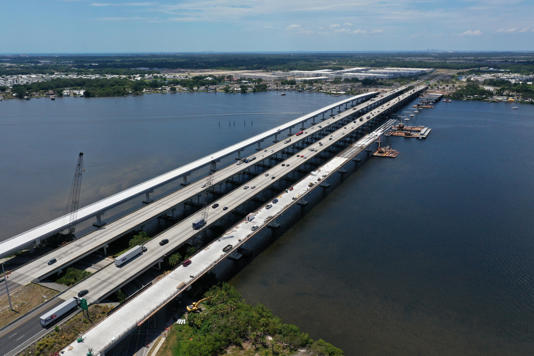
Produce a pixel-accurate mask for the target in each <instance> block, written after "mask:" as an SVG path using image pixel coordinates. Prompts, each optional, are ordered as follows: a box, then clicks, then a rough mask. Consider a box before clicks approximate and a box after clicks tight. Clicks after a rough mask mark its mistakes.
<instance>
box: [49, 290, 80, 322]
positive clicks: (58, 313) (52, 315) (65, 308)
mask: <svg viewBox="0 0 534 356" xmlns="http://www.w3.org/2000/svg"><path fill="white" fill-rule="evenodd" d="M77 306H78V299H77V298H76V297H73V298H71V299H69V300H66V301H64V302H63V303H61V304H60V305H58V306H57V307H55V308H53V309H52V310H50V311H48V312H47V313H45V314H43V315H41V317H40V321H41V326H42V327H43V328H45V327H47V326H48V325H50V324H52V323H54V322H56V321H57V320H58V319H59V318H61V317H62V316H63V315H66V314H68V313H70V312H71V311H72V309H74V308H76V307H77Z"/></svg>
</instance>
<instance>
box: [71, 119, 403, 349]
mask: <svg viewBox="0 0 534 356" xmlns="http://www.w3.org/2000/svg"><path fill="white" fill-rule="evenodd" d="M393 123H394V120H389V121H388V122H387V123H385V124H384V125H382V126H381V127H379V128H378V129H376V130H375V131H373V132H372V133H370V134H368V135H366V136H364V137H363V138H361V139H360V140H358V141H357V142H355V143H354V144H352V145H350V146H349V147H348V148H347V149H345V150H343V152H341V153H340V154H339V155H337V156H335V157H334V158H332V159H331V160H329V161H328V162H327V163H326V164H324V165H323V166H321V167H320V168H318V169H317V170H315V171H313V172H311V173H310V174H309V175H307V176H306V177H304V178H303V179H301V180H300V181H299V182H298V183H296V184H295V185H293V186H292V189H291V190H286V191H285V192H284V193H281V194H280V195H278V196H277V197H276V199H277V202H276V203H273V202H269V203H266V204H264V205H263V206H262V207H261V208H259V209H258V210H256V211H255V212H254V213H251V215H253V216H254V219H253V220H252V221H248V220H247V219H244V220H243V221H241V222H239V223H237V224H236V225H235V226H233V227H232V228H230V229H229V230H227V231H226V232H225V233H224V234H223V235H222V236H221V237H220V238H218V239H216V240H215V241H213V242H212V243H211V244H209V245H208V246H207V247H205V248H204V249H202V250H201V251H199V252H198V253H197V254H196V255H194V256H193V257H191V261H192V262H191V264H190V265H189V266H187V267H184V266H179V267H177V268H176V269H175V270H173V271H172V272H171V273H169V274H168V275H166V276H165V277H163V278H162V279H161V280H159V281H158V282H156V283H155V284H154V285H153V286H152V287H150V288H148V289H147V290H145V291H143V292H141V293H140V294H139V295H138V296H136V297H135V298H134V299H132V300H131V301H130V302H128V303H127V304H126V305H124V306H123V307H122V308H121V309H119V310H118V311H116V312H115V313H114V314H112V315H111V316H110V317H108V318H106V319H105V320H103V321H102V322H101V323H100V324H98V325H97V326H96V327H94V328H92V329H90V330H89V331H88V332H86V333H85V334H84V335H83V342H82V343H78V342H73V343H71V344H70V345H69V346H68V347H67V348H65V349H63V350H62V352H64V353H63V355H67V356H71V355H85V354H86V353H87V352H88V351H89V349H92V350H93V353H94V354H95V355H102V354H104V353H105V352H106V351H108V350H110V349H111V348H112V347H113V346H114V345H116V344H117V343H118V342H119V341H120V340H121V339H122V338H124V337H125V336H126V335H128V333H130V332H131V331H132V330H133V329H135V328H136V327H137V326H138V325H140V324H141V323H144V322H145V321H146V320H147V319H149V318H150V317H151V316H152V315H154V314H155V313H156V312H157V311H158V310H159V309H160V308H162V307H163V306H164V305H166V303H168V302H169V301H171V300H172V299H174V298H176V296H178V295H179V294H180V293H182V291H183V290H185V289H187V287H188V286H190V285H191V284H192V283H193V282H194V281H196V280H197V279H198V278H200V277H201V276H202V275H204V274H205V273H207V272H208V271H210V270H211V269H212V268H213V267H214V266H216V265H217V264H218V263H220V262H221V261H222V260H224V259H226V257H228V255H230V254H231V253H232V252H233V251H236V250H237V249H238V248H239V247H240V246H241V245H243V244H244V243H245V242H246V241H248V240H249V239H251V238H252V237H253V236H254V235H256V234H257V233H259V232H260V231H261V230H262V229H263V228H265V227H267V226H268V224H269V223H270V222H272V221H273V220H274V219H276V217H278V216H280V215H282V214H283V213H284V212H285V211H286V210H287V209H289V208H290V207H291V206H293V205H294V204H298V202H299V200H300V199H301V198H302V197H304V196H305V195H306V194H308V193H309V192H310V191H312V190H313V189H316V188H317V187H318V186H319V185H320V183H321V182H322V181H324V180H326V179H328V177H329V176H330V175H332V174H333V173H335V172H336V171H337V170H338V169H339V168H341V167H342V166H343V165H345V164H346V163H347V162H349V161H350V159H352V158H353V157H355V156H356V155H357V154H359V153H361V152H363V150H364V149H365V148H366V147H368V146H369V145H370V144H371V143H373V142H374V141H375V140H376V139H377V138H378V137H379V136H380V135H382V134H383V133H384V132H385V131H386V130H388V129H389V128H390V127H391V126H392V125H393ZM325 143H326V141H325ZM313 146H315V147H310V148H314V149H319V148H321V145H319V144H318V143H317V144H314V145H313ZM252 226H257V229H256V230H255V231H253V230H252ZM228 246H229V247H230V249H228V250H226V251H223V249H224V248H225V247H228ZM191 276H195V277H194V278H192V277H191Z"/></svg>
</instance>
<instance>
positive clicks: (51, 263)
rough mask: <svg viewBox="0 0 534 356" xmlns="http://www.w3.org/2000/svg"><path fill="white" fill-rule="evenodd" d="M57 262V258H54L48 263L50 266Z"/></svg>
mask: <svg viewBox="0 0 534 356" xmlns="http://www.w3.org/2000/svg"><path fill="white" fill-rule="evenodd" d="M56 262H57V260H56V259H55V258H52V259H51V260H50V261H48V264H49V265H53V264H54V263H56Z"/></svg>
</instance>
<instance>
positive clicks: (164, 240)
mask: <svg viewBox="0 0 534 356" xmlns="http://www.w3.org/2000/svg"><path fill="white" fill-rule="evenodd" d="M167 243H169V239H163V240H161V241H160V242H159V245H160V246H163V245H166V244H167Z"/></svg>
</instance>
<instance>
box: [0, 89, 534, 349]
mask: <svg viewBox="0 0 534 356" xmlns="http://www.w3.org/2000/svg"><path fill="white" fill-rule="evenodd" d="M337 100H339V98H333V97H329V96H324V95H320V94H290V93H288V95H287V96H285V97H281V96H279V95H276V94H273V93H263V94H256V95H219V94H217V95H215V94H195V95H187V94H186V95H151V96H143V97H128V98H111V99H90V100H85V99H60V100H56V101H54V102H52V101H49V100H31V101H29V102H26V101H24V102H23V101H15V100H10V101H6V102H1V103H0V130H1V132H2V138H3V142H2V145H1V146H0V184H1V186H2V199H1V200H0V212H1V214H0V226H2V231H0V238H6V237H9V236H11V235H13V234H14V233H17V232H20V231H22V230H24V229H25V228H29V227H32V226H34V225H35V224H36V223H39V222H42V221H46V220H47V219H50V218H52V217H55V216H57V215H58V214H59V213H61V211H62V209H63V208H64V205H65V198H66V195H67V191H68V188H69V186H70V184H71V177H72V173H73V170H74V163H75V159H76V155H77V152H78V151H84V152H85V153H86V166H87V171H86V174H85V176H84V183H83V194H82V200H83V203H88V202H91V201H94V200H96V199H98V198H101V197H103V196H105V195H107V194H109V193H112V192H116V191H118V190H119V189H123V188H125V187H128V186H130V185H132V184H134V183H137V182H139V181H142V180H143V179H146V178H149V177H152V176H154V175H155V174H158V173H162V172H165V171H167V170H169V169H172V168H174V167H176V166H179V165H181V164H184V163H186V162H188V161H190V160H192V159H194V158H198V157H201V156H203V155H205V154H207V153H209V152H212V151H214V150H216V149H219V148H222V147H225V146H227V145H229V144H231V143H234V142H236V141H239V140H241V139H244V138H246V137H248V136H250V135H251V134H255V133H259V132H261V131H264V130H266V129H268V128H271V127H273V126H275V125H277V124H279V123H282V122H285V121H287V120H289V119H291V118H294V117H296V116H298V115H299V114H301V113H305V112H309V111H312V110H313V109H316V108H318V107H321V106H324V105H326V104H328V103H331V102H334V101H337ZM416 123H418V124H424V125H428V126H430V127H432V129H433V131H432V133H431V135H430V136H429V138H428V139H427V140H426V141H412V140H406V139H395V138H391V139H390V141H389V142H390V143H391V144H393V146H394V147H395V148H396V149H398V150H399V151H400V152H401V154H400V156H399V157H398V158H397V159H395V160H385V159H383V160H379V159H374V160H370V161H368V162H367V163H365V165H364V166H363V167H362V169H360V170H359V171H358V172H356V173H355V174H353V175H351V176H350V177H348V178H347V179H346V181H345V182H344V183H343V184H342V185H341V186H339V187H337V188H336V189H335V190H334V191H333V192H332V193H331V194H330V195H328V196H327V197H326V198H325V199H324V200H323V201H322V202H321V203H320V204H319V205H317V206H316V207H314V208H313V209H312V210H311V211H310V212H309V213H308V214H307V215H306V216H305V217H304V218H303V219H302V220H300V221H299V222H298V223H297V224H295V226H294V227H293V228H292V229H291V230H289V231H288V232H286V233H285V234H284V235H283V236H282V237H280V238H279V239H278V240H277V241H276V242H275V243H274V244H272V245H271V246H270V247H269V248H268V249H267V250H266V251H264V252H263V253H262V254H261V255H260V256H258V257H257V258H256V259H255V260H254V261H253V262H252V263H251V264H250V265H248V266H247V267H246V268H245V269H244V270H243V271H242V272H241V273H240V274H239V275H237V276H236V277H235V278H234V280H233V281H232V282H233V283H234V284H235V285H236V286H237V287H238V289H239V290H240V291H241V292H242V294H243V295H244V296H245V297H246V298H247V300H248V301H250V302H253V303H256V302H261V303H263V304H265V305H267V306H268V307H269V308H271V309H272V310H273V312H274V313H275V314H277V315H279V316H281V317H282V318H283V319H284V320H285V321H287V322H291V323H295V324H297V325H299V326H300V327H301V328H302V329H303V330H304V331H306V332H308V333H310V334H311V336H312V337H315V338H319V337H321V338H324V339H326V340H328V341H330V342H332V343H334V344H335V345H337V346H340V347H341V348H343V349H344V350H345V352H346V354H347V355H351V356H352V355H534V289H533V288H534V219H533V216H534V140H533V137H534V107H533V106H521V107H520V109H519V110H511V106H510V105H507V104H486V103H475V102H457V103H451V104H446V103H440V104H438V105H437V106H436V108H435V109H433V110H427V111H423V112H422V113H421V114H419V115H418V117H417V118H416Z"/></svg>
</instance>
